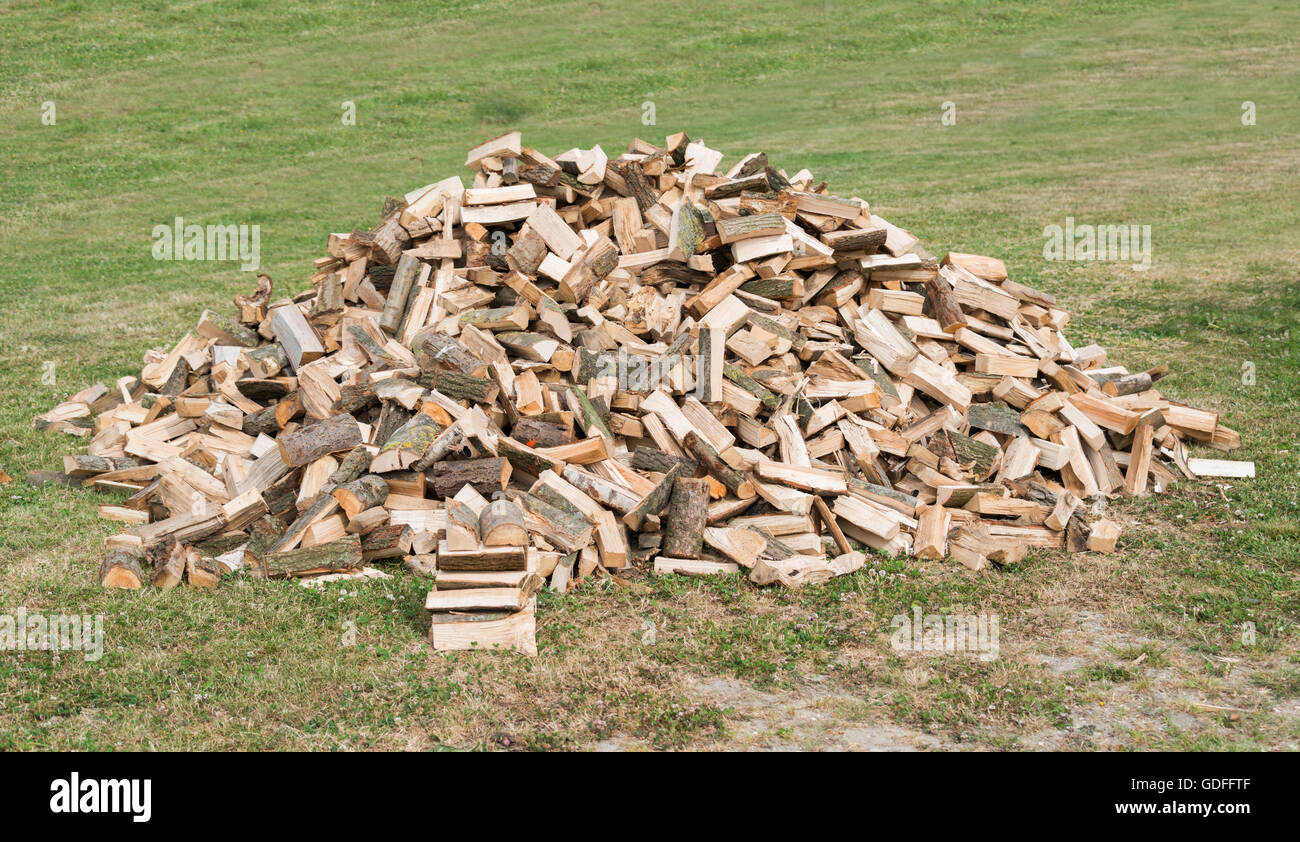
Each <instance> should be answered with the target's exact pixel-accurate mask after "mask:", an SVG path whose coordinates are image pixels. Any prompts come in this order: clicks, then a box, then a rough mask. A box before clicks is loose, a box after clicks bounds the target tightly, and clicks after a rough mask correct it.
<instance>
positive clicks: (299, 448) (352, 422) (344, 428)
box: [278, 413, 361, 468]
mask: <svg viewBox="0 0 1300 842" xmlns="http://www.w3.org/2000/svg"><path fill="white" fill-rule="evenodd" d="M278 444H279V447H280V458H281V459H283V460H284V464H286V465H288V466H289V467H291V468H297V467H301V466H303V465H306V464H308V463H309V462H314V461H316V460H317V459H319V458H320V457H322V456H324V455H326V454H327V453H338V452H339V451H341V450H351V449H352V448H354V447H356V446H357V445H359V444H361V428H360V426H358V425H357V419H355V418H353V417H352V416H351V415H349V414H347V413H342V414H340V415H334V416H332V417H330V418H326V419H325V420H324V421H317V422H315V423H314V424H306V425H304V426H302V427H299V428H298V429H296V430H294V431H293V432H291V433H285V434H284V435H282V436H280V438H279V439H278Z"/></svg>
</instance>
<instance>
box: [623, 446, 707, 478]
mask: <svg viewBox="0 0 1300 842" xmlns="http://www.w3.org/2000/svg"><path fill="white" fill-rule="evenodd" d="M678 465H681V466H682V475H683V476H694V475H695V474H696V472H697V471H699V469H700V465H699V463H698V462H696V461H695V460H694V459H683V458H682V457H680V456H673V455H672V454H669V453H664V452H663V451H662V450H657V449H656V448H653V447H646V446H641V447H638V448H637V449H636V450H634V451H632V467H633V468H636V469H637V470H638V471H655V472H656V473H660V474H666V473H668V472H669V471H671V470H672V469H673V468H675V467H677V466H678Z"/></svg>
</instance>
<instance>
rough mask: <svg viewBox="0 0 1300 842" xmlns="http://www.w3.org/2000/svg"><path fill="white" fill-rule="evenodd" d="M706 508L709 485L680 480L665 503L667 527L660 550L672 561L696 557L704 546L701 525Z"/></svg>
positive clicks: (702, 482) (691, 480)
mask: <svg viewBox="0 0 1300 842" xmlns="http://www.w3.org/2000/svg"><path fill="white" fill-rule="evenodd" d="M708 507H709V484H708V483H707V482H705V481H703V480H698V479H686V478H680V479H678V480H676V483H675V485H674V486H673V493H672V497H671V498H670V499H669V501H668V517H667V525H666V527H665V529H664V540H663V545H662V547H661V549H662V551H663V553H664V555H667V556H671V557H673V558H699V557H700V548H701V547H702V546H703V543H704V525H705V521H706V518H707V515H708Z"/></svg>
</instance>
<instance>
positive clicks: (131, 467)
mask: <svg viewBox="0 0 1300 842" xmlns="http://www.w3.org/2000/svg"><path fill="white" fill-rule="evenodd" d="M722 157H723V155H722V153H721V152H718V151H715V150H713V149H711V148H709V147H708V146H707V145H705V144H704V143H703V142H701V141H692V140H690V139H689V138H688V137H687V136H686V135H685V134H675V135H672V136H671V137H668V138H667V139H666V141H665V143H664V144H663V145H662V146H656V145H653V144H651V143H648V142H645V141H642V140H636V141H634V142H633V143H632V144H631V145H630V146H629V147H628V149H627V151H626V152H625V153H624V154H622V155H620V156H618V157H617V158H616V159H612V160H611V159H609V158H608V157H607V155H606V154H605V152H603V151H602V150H601V148H600V147H599V146H595V147H592V148H591V149H571V150H569V151H568V152H565V153H564V154H562V155H559V156H557V157H555V158H548V157H547V156H545V155H543V154H541V153H539V152H537V151H536V150H533V149H529V148H526V147H524V146H522V145H521V143H520V134H519V132H511V133H509V134H506V135H503V136H501V137H498V138H495V139H493V140H490V141H488V142H486V143H484V144H482V145H481V146H478V147H477V148H475V149H473V150H472V151H471V152H470V153H469V157H468V159H467V161H466V165H467V166H468V167H469V169H470V170H471V171H472V173H473V178H472V180H471V183H470V184H468V185H467V184H466V183H465V181H464V180H462V178H460V177H458V176H453V177H451V178H447V179H444V180H442V181H439V182H436V183H434V184H430V185H428V186H426V187H421V188H420V189H418V190H414V191H412V192H410V193H408V194H406V196H404V197H402V198H390V199H388V200H387V201H386V202H385V204H384V209H383V213H382V219H381V221H380V222H379V224H378V225H376V226H375V227H374V228H371V229H370V230H368V231H362V230H354V231H352V232H351V233H347V234H331V235H330V237H329V245H328V253H329V256H328V257H323V258H321V259H319V260H317V261H316V262H315V269H316V274H315V275H314V276H313V277H312V279H311V282H312V285H311V288H310V289H308V290H306V291H305V292H302V293H299V294H298V295H295V296H294V297H293V298H278V299H277V298H273V297H272V287H271V279H270V278H269V277H267V276H265V275H262V276H260V278H259V286H258V289H257V291H256V292H255V293H254V294H252V295H247V296H245V295H240V296H237V297H236V299H235V313H234V314H233V316H229V317H228V316H225V315H222V314H220V313H216V312H211V311H207V312H204V313H203V315H202V317H201V318H200V319H199V322H198V325H197V326H196V328H195V329H194V331H193V332H191V333H190V334H189V335H187V336H185V337H184V338H183V339H182V340H181V341H180V342H179V343H177V344H176V345H175V347H173V348H171V349H170V351H167V350H155V351H150V352H149V353H147V354H146V355H145V365H144V369H143V371H141V372H140V376H139V377H138V378H135V377H127V378H123V379H121V380H119V381H118V382H117V384H116V385H115V386H114V388H112V389H108V388H106V387H104V386H103V385H97V386H94V387H92V388H90V389H87V390H85V391H84V392H82V393H80V394H78V395H75V396H74V397H73V398H72V399H71V400H69V401H67V402H65V403H63V404H61V405H60V406H58V407H57V408H55V409H54V410H53V411H51V412H49V413H47V414H45V415H44V416H41V417H40V418H38V419H37V422H36V423H37V426H38V427H45V428H50V429H57V430H62V431H64V432H67V433H72V434H74V435H78V436H83V437H88V438H89V439H90V446H89V449H88V455H84V456H68V457H66V459H65V464H64V473H63V474H62V475H58V478H59V479H60V480H61V481H65V482H67V481H76V482H78V483H82V484H87V485H92V484H93V485H94V486H95V487H96V488H99V489H101V490H111V491H120V492H124V493H126V494H128V495H129V496H128V497H127V498H126V500H125V501H124V502H122V503H120V504H118V505H105V506H101V507H100V513H101V515H102V516H103V517H105V518H108V519H111V520H118V521H122V522H123V523H125V524H127V526H128V528H127V531H125V532H123V533H122V534H119V535H114V536H112V537H111V538H109V539H108V542H107V543H108V547H109V550H110V552H109V555H108V557H107V558H106V559H104V561H103V564H102V566H101V569H100V578H101V580H102V582H103V584H105V585H107V586H110V587H132V588H135V587H140V586H141V585H142V584H147V583H151V584H152V585H154V586H157V587H163V588H167V587H172V586H174V585H176V584H178V583H180V582H181V581H183V580H188V582H189V584H190V585H191V586H193V587H213V586H215V585H216V584H217V583H218V582H219V581H220V579H221V578H222V577H223V576H226V575H230V574H232V573H235V572H243V573H245V574H248V575H253V576H261V577H267V578H287V577H319V576H325V577H333V578H338V577H353V576H385V575H387V574H384V573H382V572H380V571H378V570H376V569H374V568H372V567H369V566H368V565H369V564H370V563H371V562H376V561H382V560H388V559H404V560H405V564H406V566H407V567H408V568H410V569H411V570H413V571H417V572H418V573H420V574H426V575H428V576H430V577H432V579H433V581H434V583H435V585H434V589H433V591H432V592H431V593H430V594H429V596H428V602H427V607H428V609H429V611H430V612H431V614H432V618H433V621H432V630H431V632H430V638H431V640H432V642H433V645H434V646H435V647H436V648H439V649H451V648H467V647H473V646H492V645H502V646H507V647H513V648H516V649H520V650H523V651H527V652H534V651H535V650H536V645H535V643H534V606H535V601H536V599H535V595H536V593H537V591H538V590H539V589H540V588H541V587H542V586H544V585H546V584H549V587H551V588H553V589H554V590H557V591H561V592H562V591H565V590H567V589H569V588H572V587H574V586H575V585H577V584H578V583H580V582H583V581H586V580H589V579H592V578H594V577H604V578H608V579H610V580H612V582H614V583H615V584H618V585H624V586H628V585H631V586H636V585H635V583H634V582H633V581H632V579H634V578H635V567H636V566H637V565H641V564H646V563H650V562H653V569H654V570H655V571H656V572H658V573H679V574H686V575H700V574H728V573H735V572H738V570H739V568H745V570H746V571H747V572H748V574H749V577H750V579H751V580H753V581H754V582H755V583H757V584H760V585H765V584H769V583H781V584H783V585H786V586H788V587H797V586H800V585H803V584H806V583H809V582H820V581H824V580H825V579H827V578H829V577H832V576H838V575H842V574H845V573H849V572H851V571H854V570H856V569H858V568H860V567H862V566H863V565H864V563H865V562H866V555H865V554H864V552H862V550H861V548H862V547H864V546H865V547H869V548H872V549H874V550H878V551H881V552H884V553H888V554H890V555H894V554H899V553H904V554H911V555H913V556H917V557H921V558H934V559H939V558H943V557H950V558H951V559H953V560H954V561H956V562H959V563H961V564H963V565H965V566H966V567H968V568H970V569H971V570H974V571H979V570H982V569H985V568H987V567H988V565H989V563H990V562H994V563H997V564H1006V563H1010V562H1015V561H1016V560H1018V559H1020V558H1022V557H1023V556H1024V555H1025V552H1026V550H1027V549H1028V548H1031V547H1049V548H1050V547H1061V546H1064V547H1066V548H1068V549H1069V550H1071V551H1074V552H1081V551H1085V550H1093V551H1098V552H1109V551H1111V550H1112V549H1113V548H1114V546H1115V542H1116V538H1117V536H1118V533H1119V526H1118V525H1117V524H1116V522H1114V521H1112V520H1106V519H1091V520H1090V515H1089V511H1090V508H1089V506H1088V505H1087V503H1088V501H1090V500H1091V501H1094V502H1095V498H1101V497H1106V496H1109V495H1113V494H1124V495H1129V496H1133V495H1144V494H1147V493H1148V492H1150V491H1161V490H1163V489H1164V488H1165V486H1167V485H1169V484H1170V483H1172V482H1174V481H1175V480H1176V479H1178V478H1180V477H1192V476H1194V475H1196V474H1198V473H1202V474H1216V475H1240V474H1241V472H1242V471H1244V470H1246V469H1247V468H1249V469H1250V470H1251V472H1252V473H1253V466H1250V465H1249V463H1231V462H1221V461H1219V460H1209V459H1206V460H1196V459H1188V458H1187V456H1186V451H1185V448H1184V442H1185V441H1186V440H1188V439H1190V440H1192V441H1195V442H1198V443H1201V444H1207V445H1210V446H1212V447H1216V448H1219V449H1221V450H1231V449H1233V448H1236V447H1237V446H1238V445H1239V443H1240V437H1239V436H1238V434H1237V433H1235V432H1234V431H1232V430H1230V429H1228V428H1227V427H1224V426H1222V425H1220V424H1219V418H1218V415H1217V414H1216V413H1214V412H1208V411H1205V410H1200V409H1194V408H1191V407H1189V406H1186V405H1184V404H1181V403H1178V402H1176V401H1173V400H1170V399H1169V398H1167V397H1165V396H1163V395H1162V394H1161V392H1160V391H1158V390H1157V389H1156V388H1155V387H1154V385H1155V382H1156V381H1157V380H1160V379H1161V378H1163V377H1164V376H1166V375H1167V374H1168V373H1169V369H1168V367H1167V366H1160V367H1157V368H1154V369H1151V370H1149V371H1141V372H1130V371H1128V370H1127V369H1125V368H1123V367H1122V366H1115V365H1110V364H1109V363H1108V361H1107V358H1106V352H1105V351H1104V350H1103V349H1102V348H1100V347H1097V346H1096V345H1089V346H1087V347H1081V348H1075V347H1074V346H1072V345H1071V344H1070V343H1069V342H1068V341H1067V340H1066V338H1065V334H1064V332H1063V329H1064V327H1065V325H1066V324H1067V322H1068V321H1069V314H1068V313H1067V312H1066V311H1065V310H1063V309H1061V308H1060V307H1058V306H1057V303H1056V299H1055V298H1054V297H1053V296H1051V295H1049V294H1047V293H1045V292H1041V291H1039V290H1036V289H1032V288H1030V287H1027V286H1025V285H1023V284H1020V283H1017V282H1016V281H1013V280H1011V279H1010V278H1008V277H1007V270H1006V267H1005V265H1004V264H1003V263H1002V261H1000V260H997V259H994V258H991V257H981V256H976V255H971V254H961V253H957V252H949V253H948V254H947V255H946V256H945V257H944V258H943V259H942V260H938V259H936V258H934V257H933V256H932V255H931V254H930V253H929V252H927V251H926V250H925V249H924V248H922V247H921V245H920V244H919V242H918V241H917V239H916V238H915V237H913V236H912V235H911V234H909V233H908V232H907V231H904V230H903V229H901V228H898V227H896V226H894V225H891V224H890V223H889V222H887V221H886V220H884V219H882V218H881V217H879V216H877V215H876V214H874V213H873V212H872V210H871V208H870V206H869V205H868V203H867V202H866V201H864V200H862V199H859V198H856V197H849V196H841V195H836V194H834V193H831V192H829V191H828V189H827V185H826V184H825V183H818V182H817V181H816V180H815V178H814V176H813V174H812V173H810V172H809V171H808V170H800V171H798V172H795V173H787V172H785V171H783V170H777V169H774V168H773V167H772V165H771V164H770V163H769V162H768V160H767V158H766V156H765V155H764V154H763V153H756V154H751V155H748V156H746V157H744V158H742V159H740V160H739V161H738V162H736V163H735V165H733V166H731V167H729V168H725V169H719V164H720V162H721V160H722ZM1198 465H1199V468H1200V470H1199V471H1198ZM1095 508H1097V507H1095V506H1094V507H1093V509H1095ZM855 547H857V548H858V549H855ZM629 573H632V574H633V575H632V576H629Z"/></svg>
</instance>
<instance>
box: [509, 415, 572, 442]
mask: <svg viewBox="0 0 1300 842" xmlns="http://www.w3.org/2000/svg"><path fill="white" fill-rule="evenodd" d="M510 435H511V437H512V438H514V439H515V440H516V441H519V442H522V443H523V444H525V445H527V446H528V447H559V446H560V445H562V444H570V443H571V442H573V425H572V424H570V425H569V426H567V427H566V426H565V425H563V424H560V423H557V422H555V421H545V420H542V419H540V418H538V417H536V416H533V417H529V418H520V419H519V420H518V421H516V422H515V425H514V426H513V427H511V428H510Z"/></svg>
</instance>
